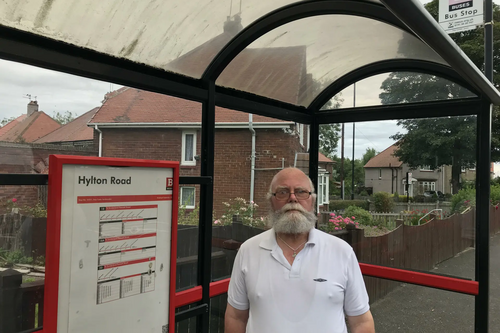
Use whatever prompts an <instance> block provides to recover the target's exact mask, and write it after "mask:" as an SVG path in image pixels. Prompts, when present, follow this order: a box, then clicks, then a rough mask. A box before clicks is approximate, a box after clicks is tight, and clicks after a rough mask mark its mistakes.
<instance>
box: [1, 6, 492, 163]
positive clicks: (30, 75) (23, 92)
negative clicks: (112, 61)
mask: <svg viewBox="0 0 500 333" xmlns="http://www.w3.org/2000/svg"><path fill="white" fill-rule="evenodd" d="M419 1H420V2H422V3H427V2H428V1H426V0H419ZM495 2H496V1H495ZM384 78H385V77H383V76H382V77H381V76H379V77H375V78H372V79H369V80H366V81H365V82H360V83H359V84H357V87H356V106H362V105H376V104H380V102H379V98H378V94H379V93H380V89H379V87H380V83H381V82H382V81H383V79H384ZM120 87H121V86H120V85H116V84H110V83H108V82H102V81H97V80H91V79H86V78H81V77H77V76H73V75H69V74H65V73H59V72H55V71H50V70H46V69H42V68H37V67H33V66H29V65H24V64H21V63H16V62H11V61H5V60H1V59H0V101H1V102H0V120H1V119H4V118H7V119H8V118H11V117H18V116H20V115H21V114H23V113H25V112H26V107H27V104H28V102H29V101H30V97H29V96H31V99H32V100H34V99H36V100H37V101H38V104H39V109H40V110H41V111H44V112H45V113H46V114H48V115H50V116H53V115H54V114H55V113H56V112H59V113H62V114H64V113H65V112H67V111H69V112H71V113H73V114H76V115H81V114H83V113H85V112H87V111H89V110H91V109H92V108H94V107H96V106H100V105H101V102H102V100H103V98H104V95H105V94H106V93H107V92H109V91H113V90H116V89H119V88H120ZM342 98H343V100H344V107H351V106H352V105H353V89H352V87H349V88H347V89H346V90H345V91H344V92H343V93H342ZM352 131H353V124H352V123H350V124H346V125H345V145H344V151H345V156H346V157H349V158H352V146H353V137H352ZM398 131H403V130H402V129H401V128H400V127H398V126H397V125H396V121H379V122H365V123H356V124H355V133H356V136H355V140H354V142H355V144H354V156H355V158H361V156H362V155H363V154H364V153H365V151H366V149H368V148H375V150H376V151H377V152H381V151H383V150H384V149H386V148H388V147H389V146H391V145H392V144H393V143H394V140H392V139H390V138H389V137H390V136H391V135H393V134H395V133H397V132H398ZM338 155H340V147H339V148H338Z"/></svg>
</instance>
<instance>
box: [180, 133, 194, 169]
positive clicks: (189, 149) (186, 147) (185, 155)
mask: <svg viewBox="0 0 500 333" xmlns="http://www.w3.org/2000/svg"><path fill="white" fill-rule="evenodd" d="M195 156H196V131H183V132H182V158H181V165H196V160H195V158H194V157H195Z"/></svg>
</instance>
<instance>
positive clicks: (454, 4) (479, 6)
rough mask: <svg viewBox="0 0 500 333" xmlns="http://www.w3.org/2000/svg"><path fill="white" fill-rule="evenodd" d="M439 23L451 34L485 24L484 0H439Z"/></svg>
mask: <svg viewBox="0 0 500 333" xmlns="http://www.w3.org/2000/svg"><path fill="white" fill-rule="evenodd" d="M439 24H440V25H441V27H442V28H443V29H444V30H445V31H446V32H447V33H449V34H452V33H455V32H459V31H466V30H472V29H475V28H476V27H477V26H479V25H482V24H483V0H439Z"/></svg>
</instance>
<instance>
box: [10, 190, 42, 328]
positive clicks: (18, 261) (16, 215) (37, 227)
mask: <svg viewBox="0 0 500 333" xmlns="http://www.w3.org/2000/svg"><path fill="white" fill-rule="evenodd" d="M0 198H1V205H0V279H2V285H3V286H4V288H6V289H4V290H2V295H3V298H2V299H1V300H0V302H2V304H1V307H0V308H1V309H2V313H0V318H3V320H2V321H0V331H1V332H13V333H15V332H21V331H24V330H28V329H33V328H37V327H41V326H42V325H43V322H42V319H43V318H42V316H43V301H44V296H43V295H44V292H43V290H44V282H45V249H46V242H45V237H46V232H47V186H0ZM0 288H1V287H0Z"/></svg>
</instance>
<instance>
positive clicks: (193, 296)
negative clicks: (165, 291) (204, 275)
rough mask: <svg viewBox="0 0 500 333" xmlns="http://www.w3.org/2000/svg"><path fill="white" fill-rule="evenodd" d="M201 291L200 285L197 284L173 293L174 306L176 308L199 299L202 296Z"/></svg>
mask: <svg viewBox="0 0 500 333" xmlns="http://www.w3.org/2000/svg"><path fill="white" fill-rule="evenodd" d="M201 292H202V288H201V286H197V287H194V288H191V289H188V290H184V291H179V292H178V293H175V307H176V308H178V307H181V306H184V305H188V304H191V303H195V302H199V301H201V298H202V295H201Z"/></svg>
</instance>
